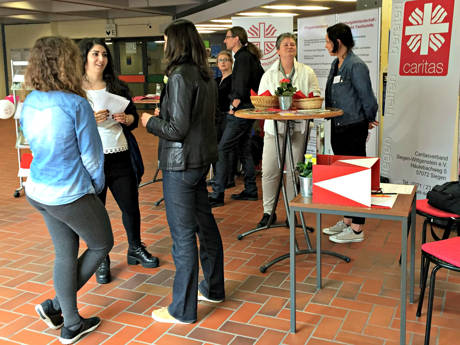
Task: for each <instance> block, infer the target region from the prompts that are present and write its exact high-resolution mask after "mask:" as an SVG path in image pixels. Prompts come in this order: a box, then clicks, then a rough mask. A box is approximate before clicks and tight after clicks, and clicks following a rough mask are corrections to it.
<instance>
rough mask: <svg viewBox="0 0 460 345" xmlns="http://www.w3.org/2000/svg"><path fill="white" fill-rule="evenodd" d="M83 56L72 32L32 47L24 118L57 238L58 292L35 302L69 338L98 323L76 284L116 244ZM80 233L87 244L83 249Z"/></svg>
mask: <svg viewBox="0 0 460 345" xmlns="http://www.w3.org/2000/svg"><path fill="white" fill-rule="evenodd" d="M80 66H81V59H80V53H79V50H78V48H77V46H76V45H75V44H74V43H73V42H72V41H71V40H70V39H68V38H64V37H43V38H40V39H38V40H37V41H36V42H35V45H34V47H33V48H32V51H31V54H30V59H29V65H28V67H27V71H26V76H25V78H26V85H27V86H29V87H31V88H33V89H35V90H34V91H32V92H31V93H30V94H29V95H28V96H27V98H26V100H25V102H24V107H23V110H22V113H21V120H20V121H21V126H22V130H23V132H24V136H25V137H26V139H27V141H28V142H29V144H30V149H31V150H32V153H33V155H34V159H33V161H32V164H31V166H30V175H29V178H28V179H27V185H26V188H25V189H26V196H27V200H28V201H29V203H30V204H31V205H32V206H33V207H35V208H36V209H37V210H38V211H39V212H40V213H41V214H42V216H43V218H44V220H45V223H46V225H47V227H48V231H49V233H50V235H51V239H52V241H53V244H54V251H55V256H56V258H55V262H54V275H53V279H54V288H55V291H56V297H54V299H53V300H50V299H47V300H45V301H44V302H43V303H41V304H38V305H37V306H36V307H35V310H36V311H37V313H38V315H39V316H40V318H41V319H42V320H43V321H44V322H45V323H46V324H47V325H48V326H49V327H51V328H53V329H59V328H61V327H62V326H63V327H62V330H61V336H60V337H59V340H60V341H61V343H63V344H72V343H74V342H76V341H77V340H79V339H80V338H81V337H82V336H83V335H84V334H86V333H89V332H91V331H93V330H94V329H96V327H97V326H99V324H100V322H101V320H100V319H99V318H98V317H91V318H88V319H84V318H82V317H81V316H80V315H79V313H78V308H77V291H78V290H79V289H80V288H81V287H82V286H83V285H84V284H85V283H86V282H87V281H88V279H89V278H90V277H91V276H92V275H93V274H94V272H95V271H96V269H97V267H98V266H99V264H100V263H101V262H102V260H104V258H105V257H106V255H107V254H108V253H109V251H110V249H111V248H112V246H113V235H112V229H111V227H110V220H109V216H108V215H107V211H106V210H105V207H104V205H103V204H102V202H101V201H100V200H99V198H98V197H97V194H98V193H100V192H101V190H102V189H103V188H104V152H103V150H102V143H101V139H100V138H99V133H98V131H97V127H96V121H95V119H94V115H93V111H92V109H91V106H90V105H89V103H88V101H87V100H86V99H85V92H84V91H83V89H82V87H81V72H80ZM80 238H81V239H82V240H83V241H84V242H85V243H86V245H87V249H86V250H85V251H84V252H83V254H82V255H80V257H79V256H78V250H79V240H80Z"/></svg>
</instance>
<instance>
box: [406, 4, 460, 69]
mask: <svg viewBox="0 0 460 345" xmlns="http://www.w3.org/2000/svg"><path fill="white" fill-rule="evenodd" d="M454 1H455V0H438V1H434V0H423V1H419V0H417V1H408V2H406V4H405V6H404V21H403V31H402V36H403V37H402V41H401V61H400V65H399V74H400V75H407V76H431V77H438V76H445V75H447V71H448V67H449V52H450V38H451V34H452V18H453V12H454Z"/></svg>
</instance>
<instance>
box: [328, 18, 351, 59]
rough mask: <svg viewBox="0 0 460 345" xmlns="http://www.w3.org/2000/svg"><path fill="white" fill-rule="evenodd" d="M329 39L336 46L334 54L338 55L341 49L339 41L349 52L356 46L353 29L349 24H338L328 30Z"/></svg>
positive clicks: (333, 50)
mask: <svg viewBox="0 0 460 345" xmlns="http://www.w3.org/2000/svg"><path fill="white" fill-rule="evenodd" d="M327 37H329V39H330V40H331V42H332V44H333V45H334V47H333V49H332V52H333V53H337V50H338V49H339V42H337V40H338V39H339V40H340V42H342V44H343V45H344V46H345V47H347V49H348V50H351V49H352V48H353V47H354V46H355V41H354V40H353V34H352V33H351V29H350V27H349V26H348V25H347V24H344V23H337V24H335V25H332V26H330V27H328V28H327Z"/></svg>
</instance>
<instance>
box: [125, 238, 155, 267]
mask: <svg viewBox="0 0 460 345" xmlns="http://www.w3.org/2000/svg"><path fill="white" fill-rule="evenodd" d="M137 264H141V265H142V267H146V268H154V267H158V258H157V257H156V256H152V255H151V254H150V253H149V252H148V251H147V249H145V245H144V244H143V243H141V244H140V245H139V246H138V247H131V246H130V247H129V248H128V265H137Z"/></svg>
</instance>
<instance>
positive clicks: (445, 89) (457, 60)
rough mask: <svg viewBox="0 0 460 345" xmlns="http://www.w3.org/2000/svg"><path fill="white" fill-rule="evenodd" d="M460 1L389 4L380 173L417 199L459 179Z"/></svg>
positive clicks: (418, 1)
mask: <svg viewBox="0 0 460 345" xmlns="http://www.w3.org/2000/svg"><path fill="white" fill-rule="evenodd" d="M459 37H460V1H455V0H415V1H403V0H399V1H395V0H393V3H392V19H391V36H390V44H389V56H388V79H387V87H386V98H385V116H384V119H383V138H382V146H381V147H382V150H381V175H382V176H385V177H389V178H390V181H391V182H392V183H403V184H415V185H417V197H418V198H425V197H426V193H427V192H428V191H429V190H430V189H431V188H432V187H433V186H434V185H436V184H441V183H444V182H446V181H450V180H452V179H455V180H456V179H457V178H458V161H459V157H458V152H457V145H458V142H457V141H458V136H457V134H458V121H457V118H458V95H459V80H460V40H459V39H458V38H459Z"/></svg>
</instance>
